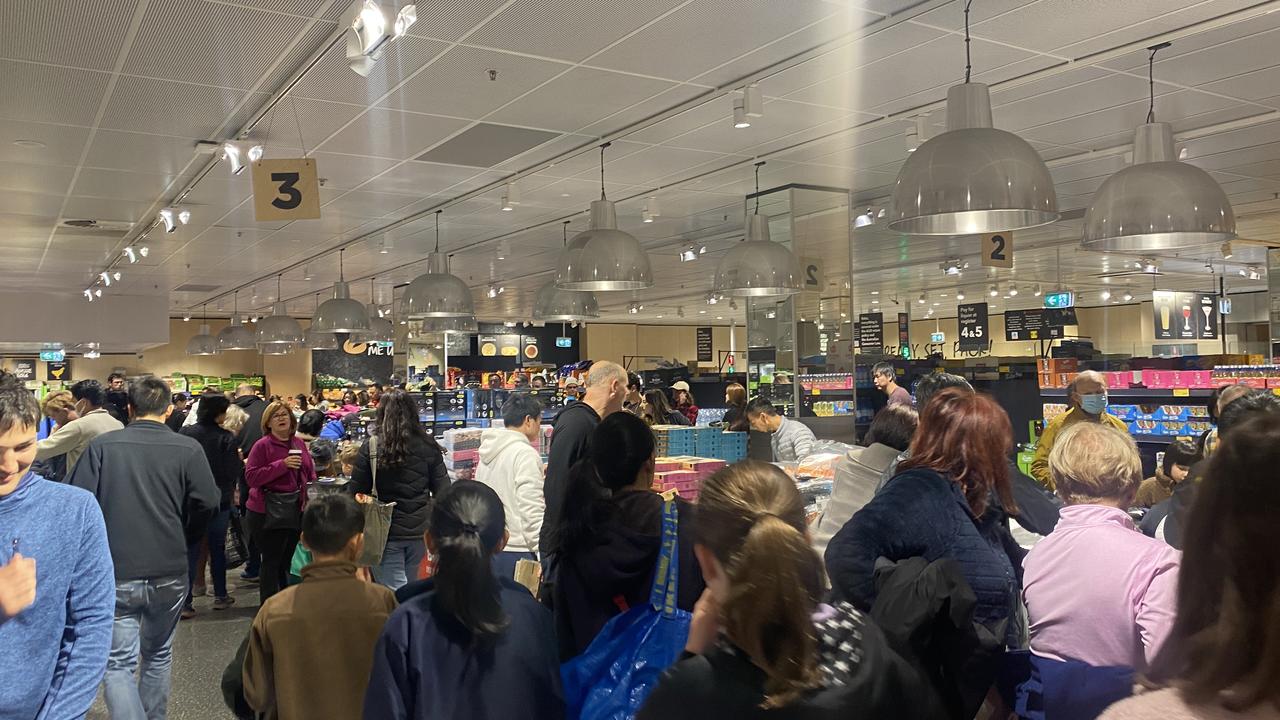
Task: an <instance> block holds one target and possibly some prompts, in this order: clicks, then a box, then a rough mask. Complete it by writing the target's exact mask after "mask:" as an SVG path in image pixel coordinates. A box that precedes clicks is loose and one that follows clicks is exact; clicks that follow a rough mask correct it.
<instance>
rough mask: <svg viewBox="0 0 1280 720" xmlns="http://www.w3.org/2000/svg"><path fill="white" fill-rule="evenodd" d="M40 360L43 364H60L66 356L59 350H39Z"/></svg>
mask: <svg viewBox="0 0 1280 720" xmlns="http://www.w3.org/2000/svg"><path fill="white" fill-rule="evenodd" d="M40 359H41V360H43V361H45V362H62V361H63V360H66V359H67V356H66V353H64V352H63V351H61V350H41V351H40Z"/></svg>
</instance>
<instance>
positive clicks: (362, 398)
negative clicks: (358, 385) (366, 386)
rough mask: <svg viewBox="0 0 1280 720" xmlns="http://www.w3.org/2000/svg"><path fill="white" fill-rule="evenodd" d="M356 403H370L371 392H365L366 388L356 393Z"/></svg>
mask: <svg viewBox="0 0 1280 720" xmlns="http://www.w3.org/2000/svg"><path fill="white" fill-rule="evenodd" d="M356 404H357V405H368V404H369V393H367V392H365V391H364V390H361V391H360V392H358V393H356Z"/></svg>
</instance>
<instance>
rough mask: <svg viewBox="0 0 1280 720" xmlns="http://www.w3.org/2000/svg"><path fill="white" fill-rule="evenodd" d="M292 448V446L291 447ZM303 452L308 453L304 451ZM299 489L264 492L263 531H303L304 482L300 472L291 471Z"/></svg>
mask: <svg viewBox="0 0 1280 720" xmlns="http://www.w3.org/2000/svg"><path fill="white" fill-rule="evenodd" d="M291 447H292V446H291ZM303 452H306V451H305V450H303ZM290 474H292V475H293V478H294V480H295V481H296V482H297V483H298V489H297V490H294V491H292V492H273V491H271V490H263V491H262V497H263V500H264V502H265V503H266V506H267V508H266V510H267V512H266V516H267V519H266V521H265V522H264V523H263V524H262V529H263V530H301V529H302V489H303V488H302V482H301V481H300V480H299V479H298V471H297V470H290Z"/></svg>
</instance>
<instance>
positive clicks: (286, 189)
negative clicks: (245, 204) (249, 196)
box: [253, 158, 320, 222]
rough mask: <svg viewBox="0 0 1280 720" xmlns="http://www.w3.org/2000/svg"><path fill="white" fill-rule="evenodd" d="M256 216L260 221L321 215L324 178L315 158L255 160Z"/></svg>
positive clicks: (254, 192) (254, 211)
mask: <svg viewBox="0 0 1280 720" xmlns="http://www.w3.org/2000/svg"><path fill="white" fill-rule="evenodd" d="M253 217H254V219H255V220H257V221H259V222H267V221H282V220H283V221H289V220H315V219H316V218H319V217H320V181H319V179H318V177H317V176H316V161H315V160H314V159H313V158H271V159H269V160H258V161H257V162H255V163H253Z"/></svg>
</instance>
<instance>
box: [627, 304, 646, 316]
mask: <svg viewBox="0 0 1280 720" xmlns="http://www.w3.org/2000/svg"><path fill="white" fill-rule="evenodd" d="M643 309H644V306H643V305H641V304H639V303H631V304H630V305H628V306H627V312H628V313H631V314H632V315H635V314H636V313H638V312H640V311H641V310H643Z"/></svg>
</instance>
